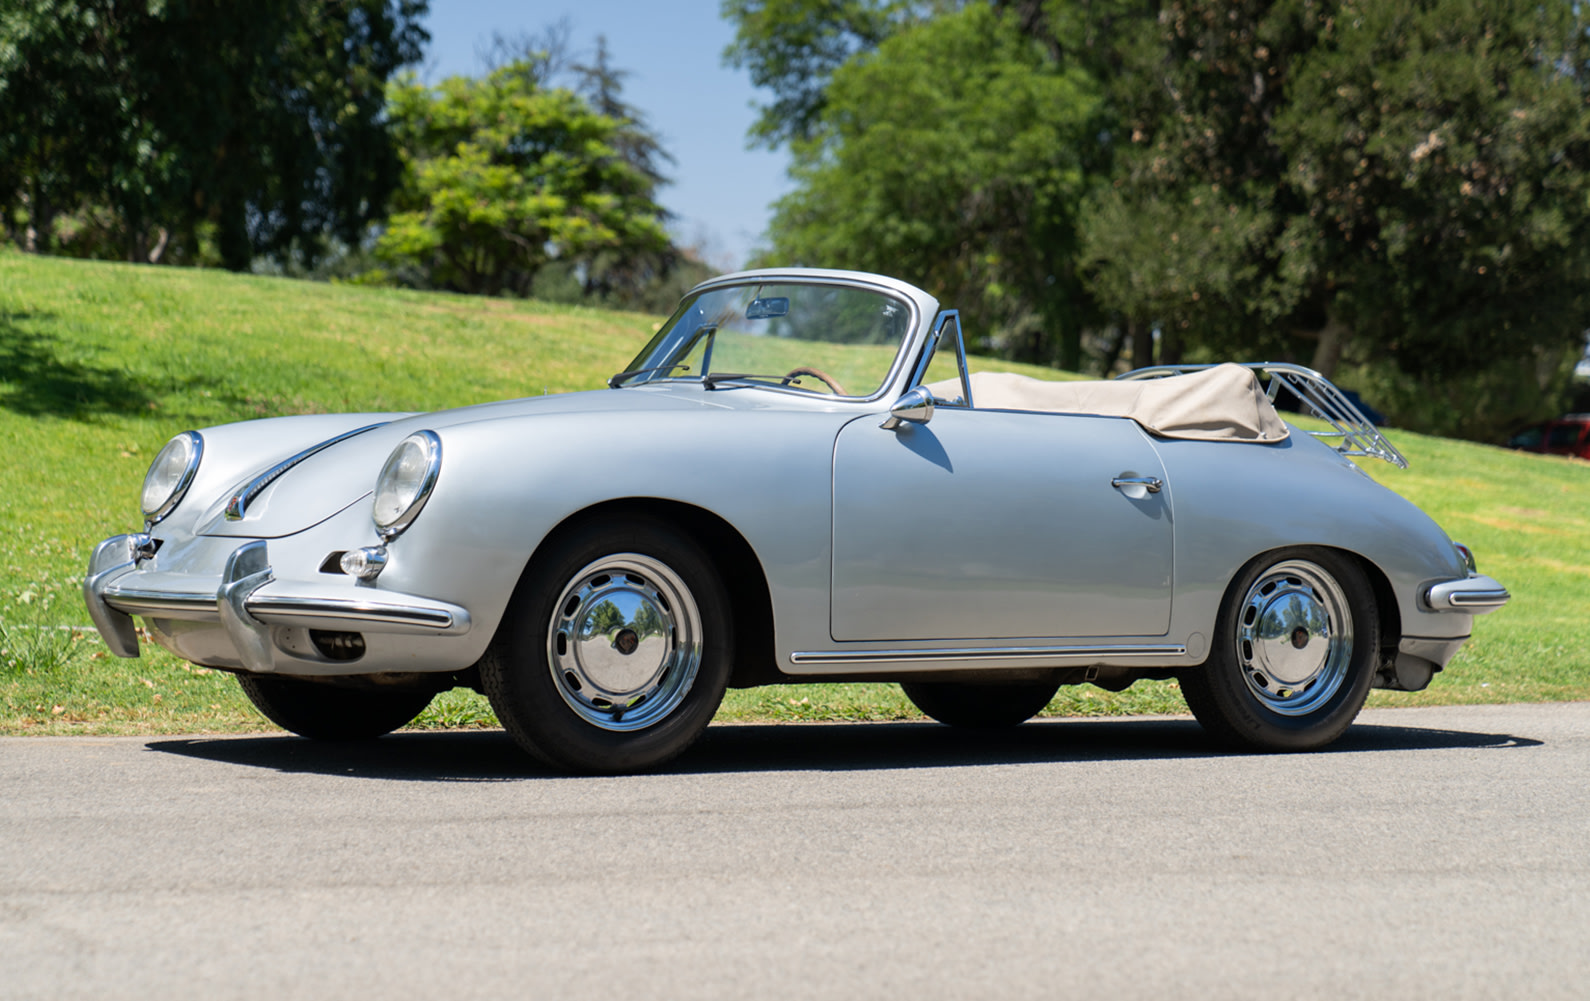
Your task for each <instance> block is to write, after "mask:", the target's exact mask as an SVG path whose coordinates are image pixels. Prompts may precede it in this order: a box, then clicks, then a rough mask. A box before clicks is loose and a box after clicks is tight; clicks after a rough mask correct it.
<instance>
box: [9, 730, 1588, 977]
mask: <svg viewBox="0 0 1590 1001" xmlns="http://www.w3.org/2000/svg"><path fill="white" fill-rule="evenodd" d="M378 992H379V994H380V995H383V996H386V997H392V998H409V997H416V998H417V997H424V998H461V997H462V998H469V997H486V996H493V997H497V998H515V999H518V998H534V999H542V998H560V999H561V998H571V999H582V998H593V999H602V1001H619V999H644V998H763V997H771V998H845V999H850V998H912V999H922V1001H929V999H936V998H998V999H1017V998H1044V999H1050V998H1070V997H1076V998H1111V999H1115V998H1153V999H1156V1001H1162V999H1166V998H1183V997H1203V998H1220V999H1240V998H1264V999H1267V1001H1269V999H1280V998H1321V999H1331V1001H1342V999H1349V998H1376V999H1379V998H1440V999H1443V1001H1445V999H1455V998H1529V999H1531V1001H1539V999H1550V998H1574V999H1583V998H1587V997H1590V703H1579V704H1568V705H1546V706H1482V707H1467V708H1453V709H1415V710H1381V711H1375V712H1369V713H1366V714H1364V716H1363V717H1362V719H1361V721H1360V724H1359V725H1358V726H1356V727H1355V728H1354V729H1353V730H1352V731H1350V732H1349V734H1348V736H1347V737H1346V738H1344V739H1343V740H1342V741H1341V742H1340V743H1338V744H1337V745H1336V746H1335V747H1333V748H1332V749H1331V750H1329V751H1327V752H1324V753H1318V754H1306V755H1291V756H1264V757H1260V756H1241V755H1227V754H1220V753H1216V752H1213V751H1211V749H1210V748H1209V746H1208V744H1207V743H1206V742H1205V740H1204V738H1203V736H1202V734H1201V731H1199V729H1198V728H1197V726H1196V724H1194V723H1192V722H1191V721H1190V720H1174V719H1151V720H1131V721H1120V722H1083V721H1057V722H1047V721H1046V722H1040V723H1031V724H1028V725H1026V726H1024V727H1021V728H1020V729H1018V730H1016V731H1011V732H1009V733H1005V734H1000V735H996V736H993V737H989V736H983V735H969V734H965V733H957V732H955V731H951V730H949V729H947V728H942V727H938V726H933V725H915V724H871V725H831V724H830V725H781V726H724V727H715V728H713V729H711V730H709V731H708V735H707V737H706V738H705V739H704V740H703V742H702V743H701V744H700V745H698V746H697V747H696V748H695V749H693V750H692V752H691V753H690V754H688V755H687V756H686V757H685V758H684V759H682V760H681V761H680V762H679V763H678V765H677V767H676V768H675V769H673V770H672V771H669V772H667V773H664V774H657V775H647V776H638V777H626V778H597V779H590V778H563V777H557V776H553V775H550V774H548V773H546V772H544V771H541V770H540V769H538V768H537V767H536V766H534V765H533V764H531V763H529V762H528V760H527V759H524V758H521V757H520V756H519V755H518V753H517V752H516V751H515V750H514V748H513V746H512V745H511V744H510V743H509V741H508V740H507V739H506V738H505V737H504V736H502V735H501V734H500V733H467V734H412V735H401V736H395V737H388V738H385V739H382V740H380V741H376V742H374V743H370V744H365V745H362V746H327V745H317V744H313V743H310V742H307V741H302V740H298V739H296V738H290V737H275V736H267V737H258V736H256V737H232V738H197V737H171V738H155V739H148V738H85V739H62V738H11V739H0V998H5V999H11V998H51V999H54V998H94V999H112V998H114V999H120V998H159V999H168V998H169V999H181V998H202V999H205V1001H218V999H227V998H339V999H340V998H351V997H364V996H373V995H375V994H377V993H378Z"/></svg>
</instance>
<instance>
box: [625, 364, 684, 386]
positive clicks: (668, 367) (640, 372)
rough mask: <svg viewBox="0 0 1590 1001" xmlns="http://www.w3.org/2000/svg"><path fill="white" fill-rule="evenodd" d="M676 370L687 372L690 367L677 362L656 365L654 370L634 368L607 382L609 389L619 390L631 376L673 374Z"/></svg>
mask: <svg viewBox="0 0 1590 1001" xmlns="http://www.w3.org/2000/svg"><path fill="white" fill-rule="evenodd" d="M676 368H682V369H684V370H685V371H686V372H688V371H690V366H689V365H686V364H685V363H684V362H675V363H674V364H672V365H656V366H653V367H652V368H632V369H630V370H629V371H628V372H620V373H618V374H617V375H615V376H613V377H612V378H611V379H609V380H607V388H609V389H617V388H618V387H619V386H620V385H621V384H622V383H623V382H624V380H626V379H628V378H630V377H631V376H635V375H646V374H647V373H650V372H672V371H673V370H674V369H676Z"/></svg>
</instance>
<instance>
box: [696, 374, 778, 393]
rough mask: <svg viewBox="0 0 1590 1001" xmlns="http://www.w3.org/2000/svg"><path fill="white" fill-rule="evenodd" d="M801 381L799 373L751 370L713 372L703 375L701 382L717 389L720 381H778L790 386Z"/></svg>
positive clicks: (709, 387)
mask: <svg viewBox="0 0 1590 1001" xmlns="http://www.w3.org/2000/svg"><path fill="white" fill-rule="evenodd" d="M799 381H800V376H799V375H752V374H751V373H750V372H713V373H711V374H709V375H704V376H702V377H701V384H702V385H703V386H705V387H707V388H708V389H717V388H718V383H720V382H776V383H778V384H779V385H780V386H788V385H789V384H790V383H792V382H799Z"/></svg>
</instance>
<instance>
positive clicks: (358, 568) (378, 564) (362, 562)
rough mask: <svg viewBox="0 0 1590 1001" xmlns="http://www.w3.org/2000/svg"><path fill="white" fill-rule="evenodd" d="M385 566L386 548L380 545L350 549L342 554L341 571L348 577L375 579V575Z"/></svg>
mask: <svg viewBox="0 0 1590 1001" xmlns="http://www.w3.org/2000/svg"><path fill="white" fill-rule="evenodd" d="M385 568H386V549H385V548H384V547H382V546H369V547H366V548H364V549H350V550H348V551H347V552H346V553H343V554H342V572H343V573H345V574H347V575H348V576H350V577H357V578H359V579H360V580H375V578H376V575H377V574H379V573H380V572H381V571H382V570H383V569H385Z"/></svg>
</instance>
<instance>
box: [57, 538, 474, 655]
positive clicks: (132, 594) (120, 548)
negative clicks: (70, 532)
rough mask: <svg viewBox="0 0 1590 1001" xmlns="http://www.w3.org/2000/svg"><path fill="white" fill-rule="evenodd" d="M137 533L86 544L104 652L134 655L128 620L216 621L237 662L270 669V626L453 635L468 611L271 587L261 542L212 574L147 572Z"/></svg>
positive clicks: (327, 586)
mask: <svg viewBox="0 0 1590 1001" xmlns="http://www.w3.org/2000/svg"><path fill="white" fill-rule="evenodd" d="M151 553H152V550H151V547H150V540H149V537H148V536H147V535H117V536H113V537H111V538H109V539H106V540H105V541H104V542H101V543H100V544H99V545H98V546H96V547H95V548H94V554H93V555H92V556H91V557H90V558H89V561H88V574H87V575H86V576H85V577H84V578H83V600H84V602H85V603H86V604H87V605H88V613H89V616H90V617H91V618H92V619H93V620H94V626H95V628H97V629H98V630H99V634H100V636H102V637H103V638H104V640H105V645H106V646H108V647H109V648H110V650H111V652H112V653H114V654H115V655H116V656H118V657H136V656H138V653H139V649H138V632H137V627H136V626H135V624H134V622H133V618H132V617H133V616H134V615H141V616H144V617H145V618H146V619H161V620H185V621H197V622H209V623H219V625H220V626H222V627H223V628H224V630H225V632H226V636H227V638H228V639H229V640H230V645H231V646H232V647H233V648H235V650H236V653H237V659H238V660H239V662H240V663H241V665H242V666H243V667H244V668H245V669H247V670H250V671H260V672H265V671H273V670H276V664H277V659H278V657H279V656H281V655H284V654H285V655H289V656H291V652H290V651H289V650H287V649H284V647H283V645H282V644H281V643H280V642H278V641H277V640H276V639H275V638H274V636H273V630H278V629H283V628H289V629H290V628H300V629H315V630H330V631H347V632H367V633H382V634H385V633H397V634H409V635H420V636H458V635H462V634H464V633H467V632H468V631H469V628H470V624H471V623H470V617H469V612H468V611H467V610H465V609H464V608H462V607H460V606H458V605H454V604H450V603H448V602H445V601H437V600H435V599H433V598H424V597H419V596H416V595H410V594H399V593H395V592H392V591H382V590H378V589H376V588H373V587H369V586H367V585H363V584H360V583H357V582H353V581H350V579H349V578H347V577H341V576H328V579H327V581H326V582H320V581H297V580H295V581H279V580H277V579H276V577H275V575H274V573H273V572H272V570H271V565H270V558H269V554H268V551H267V548H266V542H265V540H264V539H256V540H254V541H251V542H245V543H243V544H242V545H241V546H239V547H238V548H237V549H236V550H234V551H233V552H232V553H231V554H230V555H229V556H228V557H227V560H226V566H225V569H224V570H223V571H222V572H221V575H220V576H219V577H215V576H213V575H211V576H206V575H201V574H189V573H180V572H173V571H160V570H153V569H148V568H145V567H144V566H143V564H144V563H145V562H146V561H147V560H148V559H149V557H150V555H151Z"/></svg>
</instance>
